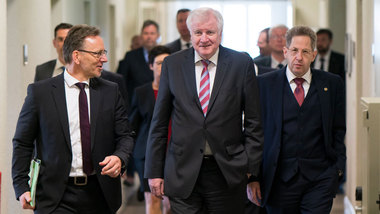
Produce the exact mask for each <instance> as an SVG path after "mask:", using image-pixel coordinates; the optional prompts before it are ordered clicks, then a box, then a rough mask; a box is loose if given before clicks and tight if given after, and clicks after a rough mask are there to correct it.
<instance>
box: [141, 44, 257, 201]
mask: <svg viewBox="0 0 380 214" xmlns="http://www.w3.org/2000/svg"><path fill="white" fill-rule="evenodd" d="M258 99H259V97H258V89H257V82H256V78H255V74H254V67H253V63H252V59H251V58H250V57H249V56H247V55H246V54H243V53H240V52H236V51H233V50H230V49H227V48H224V47H222V46H220V47H219V55H218V63H217V70H216V76H215V81H214V85H213V89H212V94H211V97H210V101H209V105H208V112H207V115H206V117H204V116H203V112H202V108H201V105H200V102H199V98H198V94H197V89H196V80H195V64H194V48H189V49H187V50H184V51H181V52H178V53H176V54H174V55H170V56H168V57H166V58H165V60H164V63H163V65H162V74H161V78H160V88H159V92H158V97H157V101H156V105H155V108H154V113H153V119H152V123H151V128H150V132H149V137H148V145H147V152H146V159H145V169H146V170H145V177H147V178H164V186H165V190H164V191H165V194H166V195H168V196H173V197H181V198H186V197H188V196H189V195H190V194H191V192H192V190H193V187H194V185H195V182H196V180H197V178H198V173H199V170H200V167H201V164H202V160H203V156H204V149H205V143H206V141H207V142H208V144H209V145H210V148H211V150H212V153H213V155H214V157H215V160H216V162H217V163H218V166H219V168H220V170H221V171H222V173H223V175H224V177H225V179H226V181H227V183H228V185H229V186H231V187H234V186H235V185H238V184H241V182H246V173H252V175H254V176H257V175H258V173H259V167H260V163H261V155H262V142H263V135H262V129H261V124H260V106H259V100H258ZM243 112H244V130H243V121H242V114H243ZM170 118H171V121H172V135H171V138H170V142H169V147H168V151H167V154H166V148H167V138H168V123H169V120H170ZM165 155H166V159H165V158H164V157H165Z"/></svg>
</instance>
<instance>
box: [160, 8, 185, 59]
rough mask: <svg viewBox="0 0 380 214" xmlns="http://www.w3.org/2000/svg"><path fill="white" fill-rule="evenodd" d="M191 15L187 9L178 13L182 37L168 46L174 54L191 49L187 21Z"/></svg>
mask: <svg viewBox="0 0 380 214" xmlns="http://www.w3.org/2000/svg"><path fill="white" fill-rule="evenodd" d="M189 13H190V10H189V9H186V8H185V9H180V10H178V11H177V16H176V20H177V21H176V23H177V30H178V33H179V35H180V37H179V39H176V40H174V41H173V42H170V43H168V44H166V47H168V48H169V49H170V51H171V52H172V53H175V52H177V51H180V50H185V49H188V48H189V47H191V41H190V32H189V29H187V25H186V19H187V17H188V16H189Z"/></svg>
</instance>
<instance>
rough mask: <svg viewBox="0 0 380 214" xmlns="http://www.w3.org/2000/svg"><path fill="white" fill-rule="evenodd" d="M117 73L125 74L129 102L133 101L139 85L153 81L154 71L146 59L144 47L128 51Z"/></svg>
mask: <svg viewBox="0 0 380 214" xmlns="http://www.w3.org/2000/svg"><path fill="white" fill-rule="evenodd" d="M117 73H119V74H121V75H123V77H124V80H125V82H126V84H127V92H128V103H131V101H132V97H133V92H134V89H135V88H136V87H137V86H140V85H143V84H144V83H147V82H152V81H153V71H152V70H150V68H149V65H148V63H147V62H146V61H145V58H144V51H143V48H139V49H136V50H132V51H129V52H127V53H126V55H125V58H124V59H123V60H121V61H120V62H119V67H118V69H117Z"/></svg>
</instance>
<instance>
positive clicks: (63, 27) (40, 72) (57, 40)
mask: <svg viewBox="0 0 380 214" xmlns="http://www.w3.org/2000/svg"><path fill="white" fill-rule="evenodd" d="M72 26H73V25H72V24H68V23H60V24H59V25H57V26H56V27H55V28H54V39H53V45H54V48H55V49H56V51H57V55H58V58H57V59H53V60H50V61H48V62H45V63H43V64H41V65H37V67H36V74H35V76H34V82H37V81H39V80H43V79H47V78H50V77H55V76H57V75H58V74H60V73H62V72H63V70H64V65H65V61H64V60H63V53H62V47H63V43H64V41H65V39H66V36H67V33H68V32H69V30H70V28H71V27H72Z"/></svg>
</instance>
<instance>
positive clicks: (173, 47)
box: [165, 39, 181, 53]
mask: <svg viewBox="0 0 380 214" xmlns="http://www.w3.org/2000/svg"><path fill="white" fill-rule="evenodd" d="M165 46H166V47H168V48H169V49H170V52H171V53H175V52H177V51H180V50H181V39H176V40H174V41H173V42H170V43H168V44H166V45H165Z"/></svg>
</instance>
